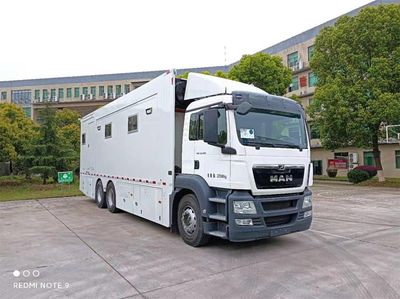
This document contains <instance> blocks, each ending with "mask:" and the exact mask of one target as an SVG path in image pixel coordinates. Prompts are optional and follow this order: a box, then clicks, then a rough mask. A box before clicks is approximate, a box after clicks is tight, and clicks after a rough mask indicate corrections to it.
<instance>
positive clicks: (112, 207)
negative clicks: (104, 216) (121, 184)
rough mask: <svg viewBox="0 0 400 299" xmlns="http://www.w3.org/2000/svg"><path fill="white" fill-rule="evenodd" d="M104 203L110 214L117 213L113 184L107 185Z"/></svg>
mask: <svg viewBox="0 0 400 299" xmlns="http://www.w3.org/2000/svg"><path fill="white" fill-rule="evenodd" d="M106 203H107V209H108V210H109V211H110V212H111V213H117V212H119V210H118V209H117V201H116V194H115V187H114V184H113V182H109V183H108V184H107V190H106Z"/></svg>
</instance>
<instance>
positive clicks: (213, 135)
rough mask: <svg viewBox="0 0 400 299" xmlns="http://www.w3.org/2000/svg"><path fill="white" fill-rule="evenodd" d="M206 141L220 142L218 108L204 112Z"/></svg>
mask: <svg viewBox="0 0 400 299" xmlns="http://www.w3.org/2000/svg"><path fill="white" fill-rule="evenodd" d="M204 142H207V143H211V144H213V145H217V144H218V110H217V109H210V110H207V111H205V112H204Z"/></svg>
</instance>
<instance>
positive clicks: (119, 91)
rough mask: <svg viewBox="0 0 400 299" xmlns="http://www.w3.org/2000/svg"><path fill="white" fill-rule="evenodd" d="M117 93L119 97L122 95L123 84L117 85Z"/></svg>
mask: <svg viewBox="0 0 400 299" xmlns="http://www.w3.org/2000/svg"><path fill="white" fill-rule="evenodd" d="M115 93H116V94H117V97H119V96H120V95H121V85H116V86H115Z"/></svg>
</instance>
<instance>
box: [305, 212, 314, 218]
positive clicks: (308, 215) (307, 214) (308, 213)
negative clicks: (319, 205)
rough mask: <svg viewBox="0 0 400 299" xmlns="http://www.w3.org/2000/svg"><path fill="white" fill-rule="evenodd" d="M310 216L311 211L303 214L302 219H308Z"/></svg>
mask: <svg viewBox="0 0 400 299" xmlns="http://www.w3.org/2000/svg"><path fill="white" fill-rule="evenodd" d="M311 215H312V210H309V211H307V212H304V218H307V217H310V216H311Z"/></svg>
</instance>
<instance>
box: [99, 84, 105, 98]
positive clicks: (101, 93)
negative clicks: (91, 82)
mask: <svg viewBox="0 0 400 299" xmlns="http://www.w3.org/2000/svg"><path fill="white" fill-rule="evenodd" d="M99 96H101V97H103V96H104V86H99Z"/></svg>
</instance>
